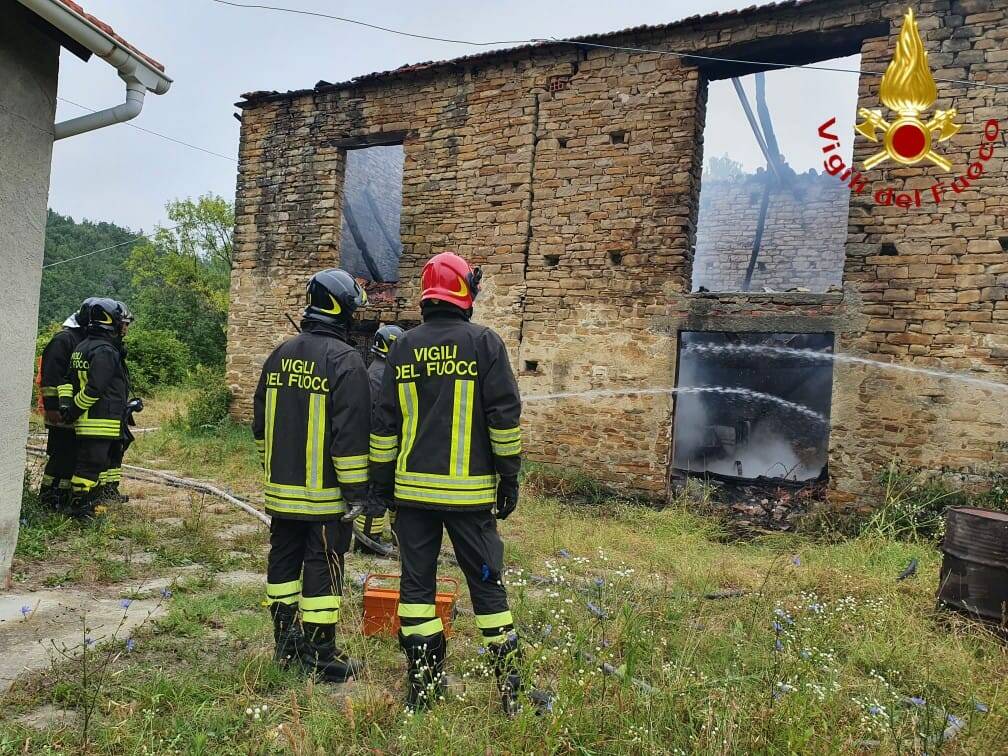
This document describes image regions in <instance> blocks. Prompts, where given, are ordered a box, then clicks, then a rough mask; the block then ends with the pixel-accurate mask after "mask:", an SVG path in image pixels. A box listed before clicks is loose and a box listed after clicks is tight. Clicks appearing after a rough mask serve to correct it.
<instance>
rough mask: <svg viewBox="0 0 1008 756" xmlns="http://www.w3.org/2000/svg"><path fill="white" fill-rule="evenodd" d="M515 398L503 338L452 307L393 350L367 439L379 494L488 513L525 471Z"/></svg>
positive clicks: (426, 505)
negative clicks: (502, 487)
mask: <svg viewBox="0 0 1008 756" xmlns="http://www.w3.org/2000/svg"><path fill="white" fill-rule="evenodd" d="M520 417H521V398H520V397H519V395H518V384H517V382H516V381H515V377H514V373H513V372H512V371H511V365H510V363H509V362H508V356H507V350H506V349H505V348H504V342H503V341H501V338H500V336H498V335H497V334H496V333H494V332H493V331H492V330H490V329H489V328H487V327H485V326H480V325H476V324H474V323H470V322H469V321H468V320H467V319H466V318H465V317H464V316H463V313H462V311H461V310H456V309H455V308H450V309H447V310H437V311H435V312H431V313H429V314H427V315H426V319H425V321H424V323H423V324H422V325H420V326H417V327H416V328H413V329H411V330H410V331H408V332H407V333H406V334H405V335H404V336H401V337H400V338H399V339H398V340H397V341H396V342H395V344H394V345H393V347H392V350H391V351H390V353H389V356H388V361H387V364H386V366H385V375H384V377H383V381H382V390H381V398H380V399H379V402H378V407H377V410H376V413H375V418H374V427H373V429H372V433H371V445H370V456H371V475H372V478H373V479H374V481H375V486H376V490H377V492H378V493H380V494H382V495H385V496H388V495H390V494H394V496H395V499H396V503H397V504H398V505H400V506H407V507H419V508H429V509H440V510H448V511H459V510H467V511H468V510H480V509H490V508H492V507H493V505H494V503H495V502H496V490H497V479H498V476H501V477H516V476H517V475H518V471H519V468H520V467H521V430H520V428H519V427H518V422H519V419H520Z"/></svg>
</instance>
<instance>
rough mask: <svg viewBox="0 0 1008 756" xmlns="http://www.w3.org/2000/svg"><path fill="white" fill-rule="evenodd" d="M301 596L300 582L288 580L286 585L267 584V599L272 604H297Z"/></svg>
mask: <svg viewBox="0 0 1008 756" xmlns="http://www.w3.org/2000/svg"><path fill="white" fill-rule="evenodd" d="M300 595H301V581H300V580H288V581H287V582H286V583H266V598H267V600H269V601H270V602H274V601H276V602H279V603H281V604H296V603H297V602H298V597H299V596H300Z"/></svg>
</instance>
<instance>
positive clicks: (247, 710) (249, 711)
mask: <svg viewBox="0 0 1008 756" xmlns="http://www.w3.org/2000/svg"><path fill="white" fill-rule="evenodd" d="M245 714H246V715H248V716H250V717H251V716H252V707H251V706H250V707H248V708H247V709H245Z"/></svg>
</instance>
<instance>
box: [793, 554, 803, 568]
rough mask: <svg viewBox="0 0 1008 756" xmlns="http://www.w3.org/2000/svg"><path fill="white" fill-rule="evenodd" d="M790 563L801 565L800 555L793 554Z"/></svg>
mask: <svg viewBox="0 0 1008 756" xmlns="http://www.w3.org/2000/svg"><path fill="white" fill-rule="evenodd" d="M791 564H793V565H794V566H795V567H801V557H800V556H798V555H797V554H795V555H794V556H793V557H791Z"/></svg>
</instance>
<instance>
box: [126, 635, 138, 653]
mask: <svg viewBox="0 0 1008 756" xmlns="http://www.w3.org/2000/svg"><path fill="white" fill-rule="evenodd" d="M134 648H136V641H135V640H133V639H132V638H127V639H126V652H127V653H131V652H132V651H133V649H134Z"/></svg>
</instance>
